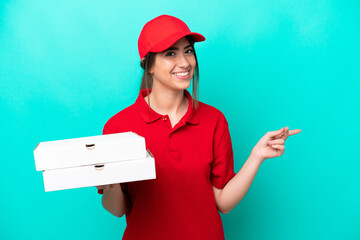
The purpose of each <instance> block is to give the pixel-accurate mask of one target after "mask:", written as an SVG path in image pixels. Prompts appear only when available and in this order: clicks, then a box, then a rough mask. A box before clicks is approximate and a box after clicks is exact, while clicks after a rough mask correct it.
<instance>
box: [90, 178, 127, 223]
mask: <svg viewBox="0 0 360 240" xmlns="http://www.w3.org/2000/svg"><path fill="white" fill-rule="evenodd" d="M96 188H97V189H103V197H102V205H103V207H104V208H105V209H106V210H108V211H109V212H110V213H111V214H113V215H115V216H117V217H122V216H123V215H124V214H125V210H126V200H125V196H124V193H123V192H122V190H121V186H120V183H117V184H110V185H103V186H96Z"/></svg>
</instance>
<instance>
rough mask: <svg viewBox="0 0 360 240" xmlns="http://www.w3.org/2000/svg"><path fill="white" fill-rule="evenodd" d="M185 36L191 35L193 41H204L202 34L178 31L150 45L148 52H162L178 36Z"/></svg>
mask: <svg viewBox="0 0 360 240" xmlns="http://www.w3.org/2000/svg"><path fill="white" fill-rule="evenodd" d="M185 36H191V37H192V38H193V40H194V42H202V41H205V37H204V36H203V35H201V34H200V33H195V32H180V33H175V34H173V35H170V36H169V37H167V38H166V39H164V40H162V41H161V42H159V43H158V44H156V45H155V46H154V47H152V48H151V49H150V50H149V51H150V52H162V51H164V50H166V49H168V48H169V47H171V45H173V44H174V43H175V42H176V41H177V40H179V39H180V38H182V37H185Z"/></svg>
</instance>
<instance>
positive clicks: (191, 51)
mask: <svg viewBox="0 0 360 240" xmlns="http://www.w3.org/2000/svg"><path fill="white" fill-rule="evenodd" d="M185 53H189V54H193V53H194V49H192V48H190V49H187V50H186V51H185Z"/></svg>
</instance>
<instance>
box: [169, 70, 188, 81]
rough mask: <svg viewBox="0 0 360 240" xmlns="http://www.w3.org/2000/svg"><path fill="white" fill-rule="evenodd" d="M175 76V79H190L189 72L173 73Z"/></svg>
mask: <svg viewBox="0 0 360 240" xmlns="http://www.w3.org/2000/svg"><path fill="white" fill-rule="evenodd" d="M173 75H175V77H177V78H179V79H188V78H189V77H190V73H189V71H184V72H175V73H173Z"/></svg>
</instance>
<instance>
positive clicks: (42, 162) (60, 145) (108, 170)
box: [34, 132, 156, 192]
mask: <svg viewBox="0 0 360 240" xmlns="http://www.w3.org/2000/svg"><path fill="white" fill-rule="evenodd" d="M34 157H35V165H36V170H38V171H43V177H44V185H45V191H46V192H47V191H55V190H63V189H71V188H80V187H90V186H99V185H104V184H113V183H121V182H131V181H139V180H147V179H155V178H156V175H155V161H154V157H153V156H152V154H151V153H150V151H148V150H146V145H145V138H143V137H142V136H139V135H137V134H136V133H133V132H124V133H115V134H107V135H100V136H92V137H84V138H73V139H66V140H58V141H49V142H41V143H39V144H38V146H37V147H36V148H35V150H34Z"/></svg>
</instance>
